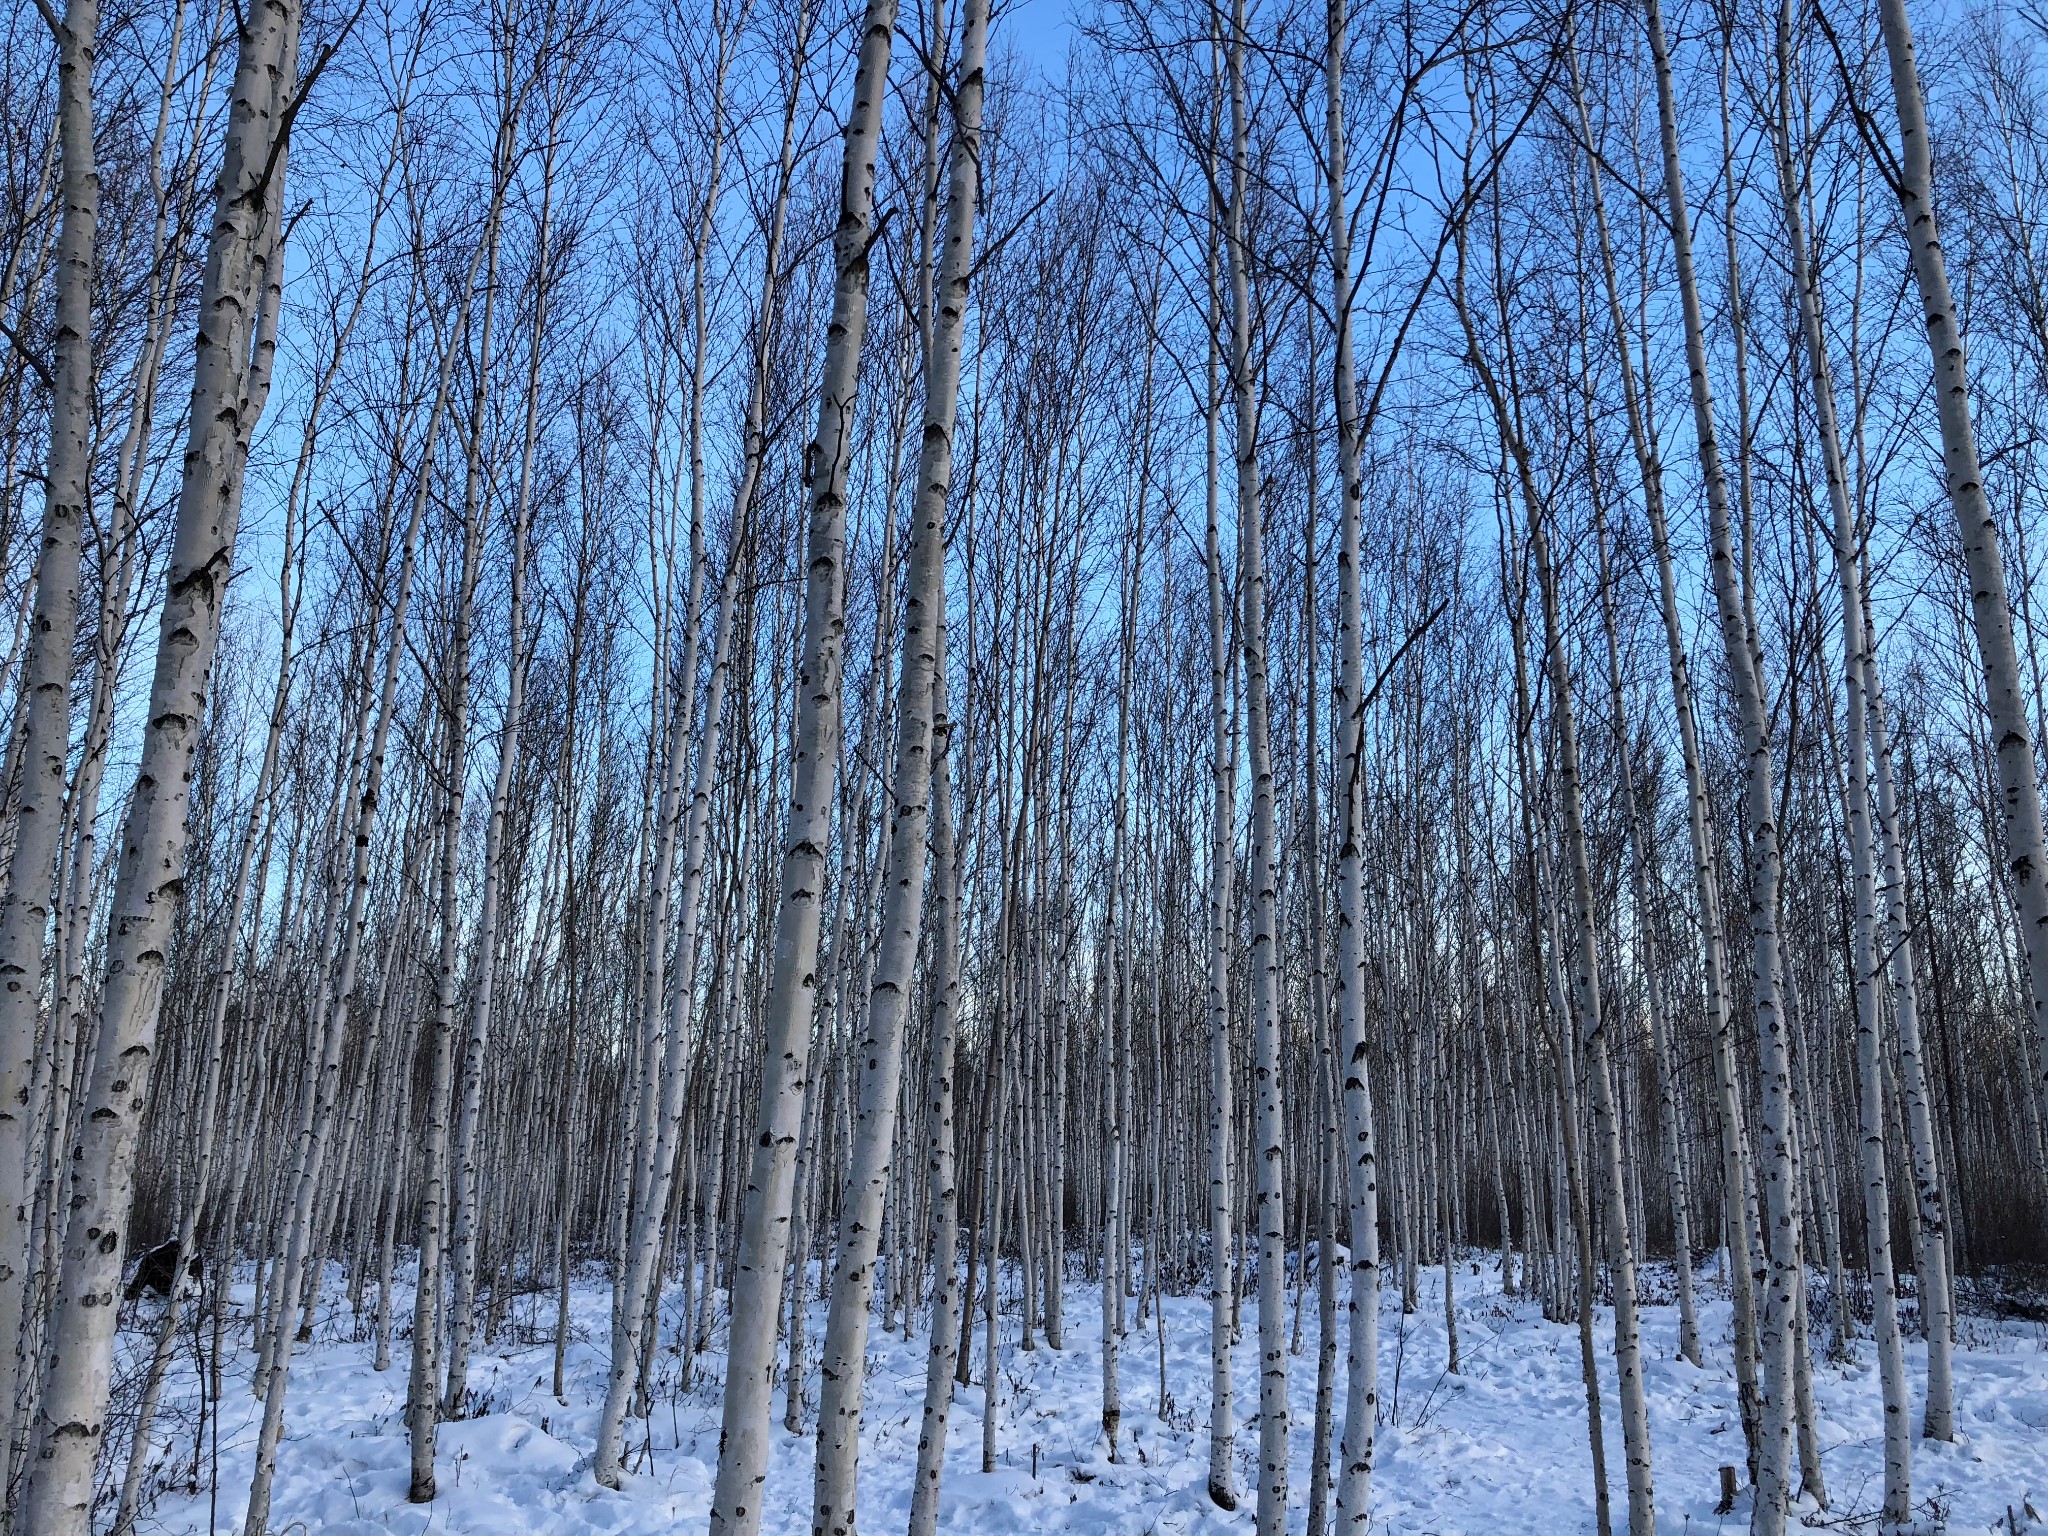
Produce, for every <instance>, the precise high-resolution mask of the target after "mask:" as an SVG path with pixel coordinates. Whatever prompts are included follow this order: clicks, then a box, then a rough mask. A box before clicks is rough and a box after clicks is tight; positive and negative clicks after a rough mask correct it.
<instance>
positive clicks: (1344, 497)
mask: <svg viewBox="0 0 2048 1536" xmlns="http://www.w3.org/2000/svg"><path fill="white" fill-rule="evenodd" d="M1344 53H1345V4H1344V0H1330V7H1329V18H1328V31H1327V34H1326V47H1325V52H1324V56H1323V63H1324V88H1325V121H1326V128H1327V133H1326V142H1327V146H1328V147H1327V149H1326V151H1325V153H1326V155H1327V165H1326V166H1325V177H1326V180H1327V181H1328V184H1329V195H1328V202H1329V208H1328V218H1329V221H1330V313H1331V315H1332V317H1333V319H1334V324H1335V329H1336V337H1335V341H1336V355H1335V363H1334V367H1333V373H1334V383H1335V392H1336V396H1337V478H1338V484H1339V498H1340V512H1339V527H1338V535H1337V652H1338V655H1337V678H1336V699H1335V710H1336V716H1337V721H1336V724H1337V740H1336V748H1337V757H1336V772H1335V774H1334V775H1333V781H1332V783H1331V786H1330V795H1331V799H1332V800H1333V801H1334V802H1335V807H1336V815H1337V828H1338V837H1337V975H1336V999H1337V1043H1338V1049H1339V1051H1340V1052H1341V1059H1340V1061H1339V1063H1338V1069H1337V1070H1338V1075H1339V1079H1340V1082H1341V1084H1342V1098H1343V1109H1344V1129H1343V1147H1344V1158H1343V1167H1344V1198H1345V1206H1346V1215H1347V1217H1348V1223H1347V1226H1348V1236H1349V1238H1350V1247H1351V1262H1350V1275H1349V1277H1348V1278H1349V1284H1348V1286H1347V1288H1346V1300H1345V1311H1346V1323H1347V1331H1346V1341H1345V1361H1344V1382H1345V1387H1344V1433H1343V1438H1342V1440H1341V1442H1340V1443H1339V1448H1338V1455H1339V1457H1340V1459H1341V1463H1342V1465H1341V1468H1340V1470H1339V1472H1338V1476H1337V1532H1338V1536H1364V1533H1365V1531H1366V1529H1367V1525H1368V1523H1369V1521H1370V1519H1371V1509H1370V1505H1371V1499H1372V1457H1373V1441H1374V1433H1375V1430H1376V1429H1377V1424H1378V1418H1379V1355H1380V1217H1379V1167H1378V1158H1377V1153H1376V1152H1375V1149H1374V1145H1373V1124H1372V1081H1371V1075H1370V1068H1369V1066H1368V1063H1367V1057H1366V1052H1367V1046H1366V1035H1365V988H1366V951H1365V932H1364V923H1365V708H1366V697H1365V686H1366V684H1365V613H1364V598H1363V581H1364V573H1363V571H1362V569H1361V562H1362V560H1363V558H1364V556H1363V549H1362V543H1363V538H1364V533H1363V524H1364V502H1365V482H1364V476H1363V471H1362V469H1361V466H1360V451H1361V444H1360V437H1361V431H1360V423H1359V413H1358V373H1357V360H1356V353H1355V352H1354V350H1353V343H1352V333H1351V305H1352V299H1353V296H1354V293H1355V284H1354V280H1353V277H1352V272H1351V203H1350V196H1349V194H1348V192H1347V191H1346V190H1345V163H1344Z"/></svg>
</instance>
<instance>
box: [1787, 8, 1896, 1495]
mask: <svg viewBox="0 0 2048 1536" xmlns="http://www.w3.org/2000/svg"><path fill="white" fill-rule="evenodd" d="M1793 16H1794V13H1793V3H1792V0H1786V3H1785V4H1784V5H1782V6H1781V7H1780V9H1779V11H1778V36H1777V64H1778V71H1777V73H1778V90H1777V113H1776V118H1775V121H1774V122H1773V123H1772V129H1773V133H1772V138H1773V141H1774V147H1775V149H1776V151H1777V155H1776V158H1777V169H1778V196H1779V200H1780V203H1781V207H1782V212H1783V215H1784V219H1785V233H1786V236H1787V243H1788V244H1789V246H1790V248H1791V258H1792V287H1793V291H1794V296H1795V298H1796V300H1797V303H1798V308H1799V329H1800V333H1801V335H1802V337H1803V339H1804V341H1805V343H1806V363H1807V369H1808V372H1809V376H1810V380H1811V382H1812V385H1813V413H1814V427H1815V430H1816V433H1817V435H1818V436H1819V438H1820V451H1821V467H1822V471H1823V473H1824V474H1825V476H1826V479H1827V491H1828V506H1829V511H1830V512H1831V513H1832V514H1833V533H1834V539H1833V546H1834V557H1835V579H1836V583H1837V586H1838V587H1839V589H1840V592H1841V599H1842V688H1843V695H1844V705H1845V713H1844V719H1845V720H1846V723H1847V736H1848V741H1847V748H1846V751H1845V753H1844V754H1843V755H1844V756H1845V757H1846V758H1847V767H1848V775H1847V783H1846V785H1845V787H1844V791H1843V795H1842V801H1843V815H1844V819H1845V820H1846V821H1847V823H1848V832H1849V867H1850V875H1851V882H1852V886H1853V890H1854V900H1855V917H1854V938H1853V943H1852V956H1853V959H1854V962H1855V967H1856V973H1855V976H1854V978H1853V981H1854V995H1855V999H1856V1084H1857V1095H1856V1100H1857V1121H1858V1129H1859V1130H1860V1132H1861V1134H1860V1136H1859V1137H1858V1141H1859V1143H1860V1146H1861V1150H1862V1154H1863V1168H1862V1174H1863V1178H1862V1183H1863V1234H1864V1257H1865V1269H1866V1271H1867V1273H1868V1276H1869V1281H1870V1297H1871V1313H1872V1325H1873V1327H1874V1329H1875V1331H1876V1334H1877V1362H1878V1377H1879V1382H1880V1386H1881V1389H1882V1392H1883V1396H1884V1504H1883V1507H1882V1508H1881V1509H1880V1511H1879V1519H1880V1521H1881V1522H1883V1523H1884V1524H1886V1525H1903V1524H1905V1523H1906V1522H1907V1521H1909V1520H1910V1519H1911V1518H1912V1507H1913V1437H1912V1402H1911V1398H1910V1395H1909V1392H1908V1389H1907V1385H1906V1361H1905V1353H1904V1349H1903V1346H1902V1345H1901V1342H1900V1339H1899V1310H1898V1297H1897V1295H1896V1294H1895V1291H1894V1283H1893V1270H1892V1242H1891V1192H1890V1186H1889V1184H1888V1182H1887V1179H1886V1173H1885V1156H1884V1143H1885V1115H1884V1078H1883V1073H1882V1067H1881V1065H1880V1063H1881V1059H1882V1044H1881V1035H1882V1028H1883V1020H1882V1019H1881V1017H1880V1015H1879V998H1878V980H1879V972H1880V970H1881V966H1882V962H1881V961H1880V960H1879V958H1878V955H1877V924H1878V916H1877V876H1876V858H1875V854H1874V842H1875V839H1874V836H1873V833H1872V830H1871V824H1870V809H1871V807H1870V747H1869V739H1868V736H1869V732H1868V725H1869V713H1868V709H1867V705H1866V701H1865V699H1864V689H1865V686H1866V684H1867V682H1868V681H1869V679H1870V677H1871V676H1873V675H1874V673H1875V669H1876V665H1877V663H1876V658H1875V656H1874V655H1873V654H1872V652H1871V649H1870V643H1869V636H1868V634H1867V633H1866V632H1865V630H1864V627H1863V582H1862V573H1861V571H1860V569H1859V567H1858V552H1857V543H1856V512H1855V508H1854V507H1853V506H1852V505H1851V503H1850V499H1849V475H1848V467H1847V465H1846V463H1845V462H1844V459H1843V456H1842V439H1841V433H1840V431H1839V429H1838V427H1837V424H1836V416H1835V385H1834V379H1833V377H1832V373H1831V371H1830V369H1829V366H1828V349H1827V338H1826V336H1825V335H1824V334H1823V333H1822V330H1821V313H1820V287H1819V278H1818V275H1817V274H1816V273H1815V271H1814V269H1813V260H1812V257H1811V255H1810V253H1809V252H1808V249H1807V241H1806V217H1805V209H1804V206H1803V200H1804V196H1805V189H1804V185H1803V178H1802V177H1801V175H1800V174H1799V169H1798V164H1797V161H1796V159H1795V157H1794V153H1793V145H1792V64H1793V53H1792V26H1793ZM1818 574H1819V573H1818V572H1816V573H1815V575H1816V577H1818ZM1816 1134H1817V1135H1818V1134H1825V1132H1824V1131H1822V1130H1820V1128H1819V1127H1818V1126H1816ZM1839 1299H1840V1297H1839V1294H1838V1300H1839Z"/></svg>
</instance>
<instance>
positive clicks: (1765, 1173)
mask: <svg viewBox="0 0 2048 1536" xmlns="http://www.w3.org/2000/svg"><path fill="white" fill-rule="evenodd" d="M1644 20H1645V22H1646V25H1647V28H1648V32H1649V42H1650V56H1651V61H1652V64H1653V65H1654V67H1655V72H1656V77H1657V120H1658V131H1659V137H1660V139H1661V143H1662V150H1663V160H1664V194H1665V199H1666V202H1667V204H1668V206H1669V218H1668V220H1667V227H1668V228H1669V230H1670V234H1671V245H1672V254H1673V257H1674V259H1675V261H1676V265H1677V278H1678V289H1679V301H1680V305H1681V308H1682V311H1683V315H1684V322H1685V354H1686V371H1687V374H1688V375H1689V377H1690V381H1691V394H1692V408H1693V435H1694V438H1695V440H1696V441H1697V444H1698V447H1699V456H1700V469H1701V472H1702V475H1703V478H1704V479H1705V481H1706V491H1707V520H1708V529H1709V557H1708V565H1709V567H1710V569H1711V571H1712V575H1713V586H1714V599H1715V604H1716V608H1717V610H1718V617H1719V623H1720V630H1721V648H1722V651H1723V654H1724V656H1725V658H1726V662H1727V667H1728V677H1729V682H1730V685H1731V691H1732V692H1733V694H1734V696H1735V703H1736V708H1737V713H1738V715H1739V716H1740V720H1741V737H1742V756H1743V762H1744V791H1743V819H1744V824H1745V826H1746V828H1747V830H1748V833H1749V861H1750V879H1749V931H1750V942H1751V950H1752V960H1751V972H1752V975H1751V996H1752V1005H1753V1007H1754V1010H1755V1017H1756V1033H1757V1055H1758V1063H1759V1073H1760V1076H1761V1078H1762V1089H1763V1093H1762V1099H1763V1125H1762V1134H1763V1141H1764V1146H1763V1153H1762V1168H1761V1170H1760V1173H1761V1176H1762V1178H1763V1182H1764V1185H1765V1198H1766V1201H1767V1203H1768V1210H1769V1223H1768V1225H1767V1227H1766V1228H1765V1234H1764V1236H1765V1247H1766V1257H1767V1259H1768V1262H1769V1275H1768V1281H1769V1284H1768V1288H1767V1291H1766V1295H1765V1307H1764V1325H1763V1328H1762V1331H1761V1337H1760V1338H1759V1340H1758V1344H1759V1354H1760V1355H1761V1357H1762V1361H1763V1366H1764V1372H1763V1375H1764V1381H1763V1405H1762V1406H1763V1420H1762V1425H1761V1428H1760V1431H1759V1436H1758V1454H1757V1464H1756V1489H1757V1498H1756V1507H1755V1511H1754V1513H1753V1516H1752V1529H1753V1530H1755V1531H1756V1532H1757V1536H1781V1533H1782V1532H1783V1530H1784V1528H1785V1518H1786V1511H1787V1509H1788V1507H1789V1505H1790V1503H1791V1490H1790V1487H1789V1484H1788V1475H1789V1470H1790V1466H1791V1451H1792V1392H1793V1380H1792V1377H1793V1370H1792V1348H1793V1338H1792V1333H1793V1313H1794V1310H1795V1306H1796V1302H1797V1299H1798V1295H1799V1293H1800V1291H1801V1289H1802V1287H1803V1284H1804V1281H1803V1276H1802V1269H1801V1257H1800V1244H1799V1214H1798V1185H1799V1163H1798V1151H1797V1143H1796V1132H1795V1128H1794V1125H1793V1098H1792V1067H1791V1049H1790V1041H1789V1040H1788V1038H1787V1033H1786V1019H1785V1013H1784V1000H1783V999H1784V973H1783V966H1782V963H1781V961H1780V958H1779V946H1778V927H1777V921H1778V887H1779V880H1780V868H1781V866H1780V857H1779V849H1778V822H1777V809H1776V805H1775V785H1774V784H1773V782H1772V770H1771V742H1770V734H1769V717H1768V714H1767V711H1766V706H1765V700H1764V689H1763V682H1762V679H1761V677H1760V676H1759V667H1758V658H1757V653H1756V648H1755V645H1754V644H1753V641H1752V636H1751V630H1750V622H1749V617H1748V613H1747V609H1746V606H1745V601H1744V593H1743V591H1742V590H1741V584H1740V581H1741V571H1740V566H1739V564H1738V562H1737V554H1736V549H1735V540H1734V532H1733V528H1732V523H1731V518H1730V508H1729V497H1728V477H1727V474H1726V471H1725V470H1724V469H1723V468H1722V463H1721V448H1720V442H1719V439H1718V438H1717V437H1716V436H1715V432H1714V391H1713V385H1712V383H1711V381H1710V380H1709V379H1708V377H1707V339H1706V317H1705V313H1704V311H1703V309H1702V307H1701V304H1700V293H1699V283H1698V281H1697V279H1696V278H1695V276H1694V273H1693V253H1692V218H1691V213H1690V211H1689V210H1688V208H1687V206H1686V201H1685V182H1684V177H1683V175H1682V173H1681V171H1680V169H1679V165H1680V160H1679V143H1678V106H1677V99H1676V92H1675V88H1674V87H1673V85H1672V80H1671V56H1670V50H1669V48H1668V47H1667V45H1666V43H1665V38H1664V19H1663V12H1662V9H1661V3H1660V0H1644ZM1731 1225H1732V1224H1731Z"/></svg>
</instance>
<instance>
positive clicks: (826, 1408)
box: [811, 0, 989, 1536]
mask: <svg viewBox="0 0 2048 1536" xmlns="http://www.w3.org/2000/svg"><path fill="white" fill-rule="evenodd" d="M988 13H989V6H988V0H966V5H965V7H964V9H963V11H962V14H961V31H960V61H959V78H958V80H957V82H956V84H955V87H954V91H953V112H954V118H953V132H954V138H953V148H952V153H951V157H950V163H949V166H948V180H949V182H950V188H949V195H948V201H947V207H946V225H945V235H944V240H943V249H942V252H941V255H940V257H939V270H938V279H937V288H936V293H937V300H936V315H935V324H934V327H933V334H932V344H931V349H930V352H929V355H928V358H927V367H926V371H925V406H924V426H923V443H922V446H921V449H920V452H919V457H918V471H917V489H916V495H915V497H914V499H913V501H912V504H911V545H910V569H909V573H908V580H907V592H906V601H905V606H904V627H903V658H902V671H901V676H900V678H899V681H898V684H897V701H896V760H895V766H894V770H893V773H892V776H891V785H890V791H891V792H890V806H891V815H890V823H889V846H888V852H887V855H886V858H887V865H886V872H885V874H884V877H883V892H884V895H883V906H882V931H881V939H880V952H879V954H878V956H877V958H876V961H875V971H874V978H873V981H872V983H871V989H870V992H869V997H868V1007H867V1022H866V1028H865V1030H864V1032H863V1038H862V1040H861V1042H860V1045H859V1052H858V1054H859V1058H860V1063H861V1072H860V1100H859V1105H860V1107H859V1114H858V1117H857V1119H856V1122H855V1126H854V1138H853V1150H852V1155H851V1158H850V1161H849V1165H848V1168H847V1176H846V1192H845V1197H844V1200H843V1203H842V1205H841V1211H840V1234H839V1245H838V1252H837V1254H836V1255H835V1256H834V1261H833V1277H832V1301H831V1308H830V1311H829V1313H828V1315H827V1318H826V1324H825V1342H824V1347H823V1351H822V1353H821V1355H820V1357H819V1365H820V1373H821V1376H822V1380H823V1387H822V1390H821V1394H820V1400H819V1407H818V1457H817V1476H816V1484H815V1489H814V1501H813V1511H812V1521H811V1525H812V1530H813V1531H814V1532H818V1533H831V1536H842V1533H843V1536H852V1533H853V1531H854V1530H855V1519H856V1511H855V1492H856V1489H855V1478H856V1472H857V1470H858V1458H859V1453H860V1419H861V1399H862V1392H863V1387H864V1385H865V1376H866V1355H867V1328H868V1308H869V1302H870V1300H871V1298H872V1297H873V1294H874V1276H875V1256H876V1245H877V1243H878V1241H879V1239H880V1236H881V1219H882V1207H883V1199H884V1196H885V1194H886V1192H887V1189H888V1185H889V1178H890V1162H891V1153H892V1152H893V1150H894V1147H895V1142H896V1113H897V1106H898V1103H899V1101H900V1097H901V1095H900V1086H901V1076H902V1067H903V1025H904V1018H905V1016H906V1014H907V1012H908V1008H909V1002H910V993H911V987H912V984H913V981H914V974H913V973H914V971H915V968H916V964H917V951H918V941H919V936H920V934H921V932H922V929H923V921H924V886H925V871H926V831H927V827H928V825H929V821H930V810H931V805H930V796H931V785H932V771H933V770H932V760H933V727H934V702H935V700H934V689H935V686H936V680H937V675H938V666H939V657H940V650H939V640H940V635H941V626H942V623H943V619H944V614H945V606H946V536H945V522H946V502H947V499H948V496H949V494H950V492H951V489H952V480H953V417H954V414H955V412H956V410H957V408H958V405H959V398H960V366H961V349H962V346H963V340H964V336H965V333H966V327H967V287H968V279H969V277H970V275H971V274H972V271H973V256H974V219H975V210H976V203H977V199H978V195H979V192H980V186H981V106H982V91H983V85H984V78H983V72H984V61H985V59H986V56H987V44H988ZM938 878H939V879H941V880H946V879H950V878H951V872H950V871H948V870H945V869H943V868H942V869H941V870H940V871H939V873H938ZM947 1262H948V1264H949V1265H950V1263H951V1257H950V1255H949V1256H948V1258H947Z"/></svg>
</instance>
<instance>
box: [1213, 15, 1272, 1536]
mask: <svg viewBox="0 0 2048 1536" xmlns="http://www.w3.org/2000/svg"><path fill="white" fill-rule="evenodd" d="M1246 46H1247V42H1246V37H1245V3H1244V0H1235V3H1234V5H1233V8H1232V12H1231V33H1230V44H1229V49H1228V54H1227V58H1228V74H1229V92H1230V203H1229V208H1228V211H1227V223H1226V226H1225V235H1224V255H1225V262H1226V266H1227V268H1228V273H1229V282H1230V383H1231V393H1232V396H1233V400H1234V403H1235V405H1236V428H1237V432H1236V442H1235V449H1236V452H1235V455H1234V456H1235V458H1236V464H1237V552H1238V615H1237V622H1238V643H1239V645H1240V646H1241V647H1242V652H1243V658H1244V698H1245V705H1244V712H1245V750H1246V756H1247V759H1248V764H1249V767H1250V771H1251V793H1252V815H1251V834H1252V836H1251V870H1250V874H1251V907H1252V955H1251V973H1252V977H1251V979H1252V999H1251V1002H1252V1033H1253V1053H1252V1060H1253V1066H1252V1082H1253V1095H1254V1097H1253V1125H1252V1137H1253V1147H1252V1154H1253V1165H1254V1167H1255V1169H1256V1175H1255V1187H1256V1191H1257V1192H1256V1194H1255V1196H1254V1199H1253V1207H1252V1210H1253V1217H1254V1219H1255V1220H1256V1222H1257V1224H1258V1242H1259V1259H1258V1282H1259V1501H1258V1529H1259V1536H1282V1532H1283V1531H1284V1530H1285V1527H1286V1523H1287V1428H1288V1414H1287V1331H1286V1329H1287V1307H1286V1295H1285V1286H1286V1275H1287V1192H1286V1189H1285V1185H1284V1179H1283V1174H1284V1170H1285V1164H1286V1158H1285V1129H1284V1127H1283V1124H1282V1118H1281V1107H1280V1094H1281V1082H1280V953H1279V950H1280V920H1279V907H1280V891H1279V872H1278V871H1279V856H1278V849H1279V841H1280V835H1279V831H1278V828H1277V825H1276V818H1275V814H1274V808H1273V740H1272V727H1271V714H1272V704H1271V701H1270V699H1269V697H1268V682H1267V675H1266V563H1265V526H1264V508H1263V506H1262V495H1263V489H1262V487H1261V484H1260V480H1259V452H1258V436H1259V401H1258V381H1257V376H1256V373H1255V367H1256V364H1255V362H1254V359H1253V355H1252V312H1251V311H1252V296H1251V271H1250V268H1251V260H1252V255H1251V249H1250V241H1251V231H1250V225H1249V219H1248V216H1247V214H1246V211H1245V198H1246V196H1247V193H1248V191H1249V179H1250V174H1251V167H1250V159H1251V145H1250V137H1249V135H1250V127H1249V124H1248V122H1247V117H1248V111H1247V106H1246V102H1245V59H1244V55H1245V49H1246ZM1226 846H1227V845H1226Z"/></svg>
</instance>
